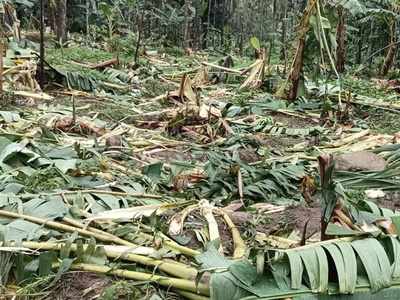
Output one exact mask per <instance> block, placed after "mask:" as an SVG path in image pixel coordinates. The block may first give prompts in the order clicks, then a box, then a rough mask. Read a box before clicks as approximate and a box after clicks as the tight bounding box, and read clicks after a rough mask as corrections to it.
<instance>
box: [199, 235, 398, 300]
mask: <svg viewBox="0 0 400 300" xmlns="http://www.w3.org/2000/svg"><path fill="white" fill-rule="evenodd" d="M214 251H215V250H214ZM211 253H213V252H212V251H211V252H210V251H209V252H206V253H204V254H203V255H204V257H203V259H202V260H204V259H206V258H207V257H210V256H211V255H215V254H211ZM267 253H268V254H266V255H268V257H272V259H270V260H268V257H267V259H266V260H265V266H264V269H263V272H262V274H258V273H257V270H256V267H255V266H253V265H252V264H251V263H249V262H247V261H240V262H229V263H226V265H225V266H224V267H225V269H226V271H225V272H221V271H219V272H217V273H213V275H212V276H211V287H210V289H211V291H210V293H211V296H212V299H216V300H225V299H226V300H228V299H234V300H235V299H247V300H250V299H251V300H253V299H254V300H255V299H264V300H267V299H292V298H294V299H297V298H299V299H315V297H318V299H325V298H324V297H325V296H326V297H328V295H330V296H331V297H332V295H336V298H335V299H348V298H349V297H350V296H348V295H353V296H352V297H351V298H349V299H366V298H361V297H365V294H364V292H367V291H370V292H372V293H378V292H380V293H378V294H376V295H379V294H380V295H386V293H389V295H398V293H399V292H398V289H399V287H400V280H399V278H400V241H399V240H398V238H396V237H393V236H388V237H384V238H381V239H375V238H365V239H354V238H348V239H338V240H330V241H325V242H321V243H317V244H312V245H307V246H304V247H298V248H294V249H289V250H277V251H272V252H269V251H267ZM217 261H218V260H217V259H215V258H214V259H213V262H214V263H216V262H217ZM222 262H223V261H222V258H221V259H219V262H218V263H216V264H215V266H219V267H221V264H222ZM207 268H211V266H210V265H207ZM222 287H223V288H222ZM390 287H391V288H392V289H387V288H390ZM389 291H391V292H389ZM358 294H360V295H358ZM376 295H375V296H373V297H376ZM397 297H398V296H396V297H395V298H397ZM368 299H376V298H368ZM390 299H394V298H390Z"/></svg>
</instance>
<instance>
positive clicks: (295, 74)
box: [287, 0, 317, 100]
mask: <svg viewBox="0 0 400 300" xmlns="http://www.w3.org/2000/svg"><path fill="white" fill-rule="evenodd" d="M316 3H317V0H308V2H307V6H306V8H305V10H304V12H303V16H302V18H301V22H300V26H299V37H298V45H297V50H296V54H295V57H294V60H293V63H292V69H291V71H290V74H289V84H290V89H289V92H288V94H287V99H288V100H295V99H296V98H297V90H298V88H299V84H300V78H301V73H302V71H303V62H304V49H305V47H306V37H307V32H308V31H309V29H310V18H311V16H312V14H313V12H314V9H315V6H316Z"/></svg>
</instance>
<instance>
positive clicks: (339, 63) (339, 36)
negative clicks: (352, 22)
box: [336, 7, 346, 73]
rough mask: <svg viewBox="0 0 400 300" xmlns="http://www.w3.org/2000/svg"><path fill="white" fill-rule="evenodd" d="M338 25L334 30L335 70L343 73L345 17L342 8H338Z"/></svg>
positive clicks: (344, 61)
mask: <svg viewBox="0 0 400 300" xmlns="http://www.w3.org/2000/svg"><path fill="white" fill-rule="evenodd" d="M338 17H339V23H338V25H337V29H336V43H337V48H336V70H337V71H338V72H339V73H343V72H344V69H345V63H346V16H345V12H344V9H343V7H339V8H338Z"/></svg>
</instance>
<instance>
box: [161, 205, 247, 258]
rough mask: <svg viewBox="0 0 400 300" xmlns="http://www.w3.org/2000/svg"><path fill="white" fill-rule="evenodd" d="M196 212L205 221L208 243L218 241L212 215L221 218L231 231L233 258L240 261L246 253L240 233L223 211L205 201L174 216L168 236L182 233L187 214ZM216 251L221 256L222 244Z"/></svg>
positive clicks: (217, 233)
mask: <svg viewBox="0 0 400 300" xmlns="http://www.w3.org/2000/svg"><path fill="white" fill-rule="evenodd" d="M196 210H199V211H200V214H201V215H202V216H203V217H204V218H205V219H206V221H207V224H208V231H209V239H210V241H216V240H217V241H220V234H219V229H218V223H217V221H216V219H215V216H214V213H215V214H217V215H220V216H222V217H223V219H224V221H225V223H226V224H227V226H228V228H229V229H230V230H231V234H232V239H233V243H234V253H233V258H234V259H240V258H243V257H245V255H246V252H247V248H246V244H245V242H244V241H243V239H242V237H241V236H240V233H239V231H238V229H237V228H236V226H235V224H234V223H233V222H232V220H231V218H230V217H229V215H228V214H227V213H226V212H225V211H224V210H222V209H220V208H217V207H215V206H213V205H211V204H210V203H209V202H208V201H207V200H201V201H200V202H199V204H197V205H191V206H188V207H186V208H185V209H184V210H182V211H181V212H180V213H178V214H175V215H174V216H173V217H172V218H171V221H170V225H169V234H170V235H179V234H180V233H182V232H183V228H184V225H185V219H186V218H187V217H188V215H189V214H191V213H193V212H195V211H196ZM218 251H219V253H220V254H222V255H223V253H224V249H223V246H222V244H220V247H219V250H218Z"/></svg>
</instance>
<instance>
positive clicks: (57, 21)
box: [49, 0, 67, 42]
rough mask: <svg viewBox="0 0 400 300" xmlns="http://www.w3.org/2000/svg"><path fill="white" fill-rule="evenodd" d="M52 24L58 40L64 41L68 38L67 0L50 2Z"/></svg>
mask: <svg viewBox="0 0 400 300" xmlns="http://www.w3.org/2000/svg"><path fill="white" fill-rule="evenodd" d="M49 17H50V26H51V27H52V29H53V31H54V33H55V35H56V37H57V41H61V42H64V41H66V39H67V0H54V1H50V2H49Z"/></svg>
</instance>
